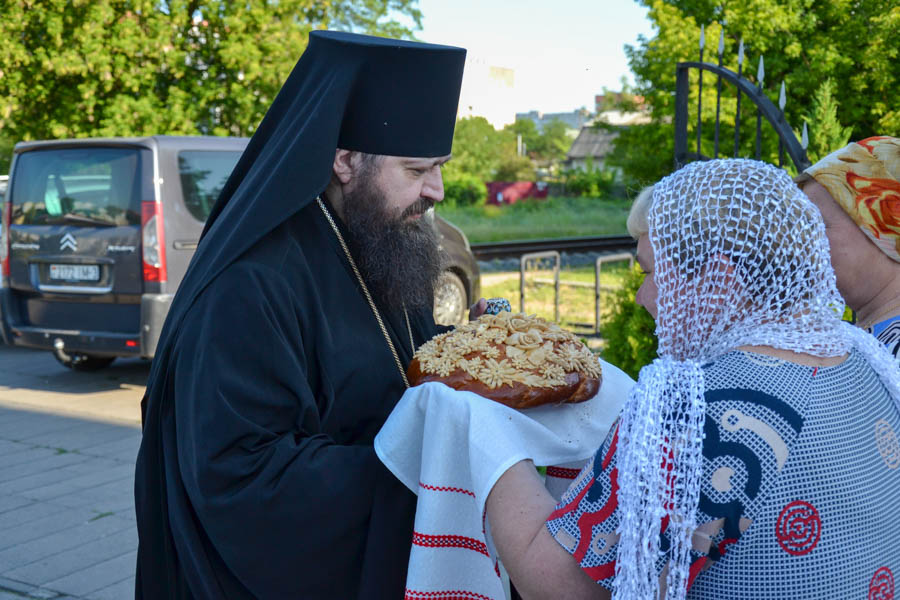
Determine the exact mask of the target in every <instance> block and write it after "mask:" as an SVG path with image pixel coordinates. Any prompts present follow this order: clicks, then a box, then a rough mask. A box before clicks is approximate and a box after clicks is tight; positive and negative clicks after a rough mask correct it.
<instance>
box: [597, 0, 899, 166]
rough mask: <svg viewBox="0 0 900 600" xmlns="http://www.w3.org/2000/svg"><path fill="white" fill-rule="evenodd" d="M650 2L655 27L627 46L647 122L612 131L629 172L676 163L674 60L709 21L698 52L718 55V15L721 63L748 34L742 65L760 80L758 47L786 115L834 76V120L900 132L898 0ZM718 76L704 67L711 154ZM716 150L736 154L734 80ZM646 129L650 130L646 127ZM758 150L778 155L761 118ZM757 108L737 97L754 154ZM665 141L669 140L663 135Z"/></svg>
mask: <svg viewBox="0 0 900 600" xmlns="http://www.w3.org/2000/svg"><path fill="white" fill-rule="evenodd" d="M639 1H640V3H641V4H643V5H644V6H646V7H648V8H649V13H648V17H649V18H650V20H651V21H652V23H653V25H654V27H655V29H656V35H654V36H653V37H651V38H646V37H643V36H641V37H640V38H639V40H638V43H637V44H636V45H635V46H627V47H626V54H627V55H628V60H629V63H630V66H631V70H632V72H633V73H634V75H635V79H636V82H637V86H636V91H637V92H638V93H639V94H640V95H642V96H643V97H644V98H645V100H646V102H647V104H648V106H649V107H650V109H651V115H652V118H653V125H650V126H642V127H634V128H632V129H631V130H630V131H628V132H623V134H622V135H621V136H620V137H619V138H618V140H617V142H616V145H617V150H616V153H615V156H614V158H613V161H614V162H616V164H618V165H619V166H621V167H622V168H623V169H624V171H625V173H626V176H628V177H629V179H631V180H640V179H644V180H648V179H649V180H651V181H652V180H654V179H657V178H658V176H659V175H660V174H665V173H667V172H669V171H671V169H672V167H673V161H672V152H671V151H670V149H671V146H672V142H671V140H672V139H673V136H674V129H673V124H672V119H673V115H674V113H675V106H674V103H675V96H674V94H673V92H674V90H675V67H676V64H677V63H678V62H680V61H686V60H697V59H698V52H699V38H700V26H701V25H705V26H706V29H705V39H706V48H705V55H704V60H706V61H710V62H715V61H716V60H717V56H716V50H717V45H718V39H719V33H720V31H721V26H720V25H719V24H720V23H727V26H726V27H725V51H724V53H723V64H724V65H725V66H727V67H728V68H730V69H731V70H733V71H737V48H738V43H739V41H740V40H741V38H743V40H744V44H745V56H746V59H745V62H744V73H743V74H744V75H745V76H746V77H747V78H748V79H750V80H751V81H754V82H755V81H756V77H755V75H756V70H757V65H758V61H759V57H760V56H761V55H762V56H764V57H765V77H764V80H765V87H764V89H765V91H766V93H767V94H768V96H769V97H770V98H771V99H772V101H773V102H776V101H777V97H778V89H779V86H780V85H781V82H782V81H784V82H785V84H786V88H787V106H786V108H785V112H786V118H787V121H788V122H789V123H791V124H793V125H794V126H795V127H797V126H798V125H799V124H801V123H802V121H803V118H804V117H807V116H811V115H813V114H814V106H813V105H814V102H815V101H816V98H817V97H818V94H817V92H818V91H819V88H820V86H821V85H822V82H823V81H825V80H827V79H828V78H832V79H833V80H834V81H836V82H840V84H839V85H838V86H836V87H835V89H834V90H833V99H834V101H835V103H836V108H835V110H836V121H837V122H839V123H842V124H843V126H844V127H848V128H850V129H851V130H852V136H853V138H854V139H861V138H864V137H867V136H871V135H879V134H880V135H898V134H900V96H898V95H897V94H896V90H897V89H898V86H900V56H898V55H900V44H898V43H897V39H898V35H900V5H898V4H897V2H896V1H895V0H833V1H830V2H816V1H815V0H753V1H751V2H730V3H721V2H719V1H718V0H639ZM697 87H698V86H697V75H696V72H694V73H692V76H691V98H690V99H689V107H690V117H689V119H688V121H689V125H690V128H691V131H690V133H689V140H694V137H693V136H694V135H695V125H696V107H697ZM715 88H716V82H715V78H714V77H713V76H712V75H710V74H709V73H707V74H705V77H704V86H703V113H702V119H703V141H702V150H703V153H704V154H707V155H709V156H711V155H712V154H713V150H714V149H713V135H714V133H713V132H714V122H715V110H716V102H715V94H716V90H715ZM721 111H722V112H721V122H722V130H721V133H720V136H721V138H720V139H721V140H722V141H723V143H722V150H721V151H720V155H721V154H725V155H728V156H731V155H732V148H733V135H734V134H733V126H734V121H735V112H736V111H735V92H734V88H733V87H730V86H725V87H724V88H723V101H722V106H721ZM651 129H652V131H651ZM764 130H766V131H767V133H766V136H767V138H766V140H765V144H764V147H763V158H764V159H767V160H770V161H771V160H777V148H778V144H777V138H776V137H775V136H774V135H773V133H772V130H771V128H770V127H764ZM754 136H755V113H753V112H752V105H750V103H749V102H747V101H746V98H745V99H744V101H743V103H742V127H741V140H742V145H741V148H740V151H739V154H740V155H741V156H753V155H754V147H753V145H754ZM663 144H665V145H663Z"/></svg>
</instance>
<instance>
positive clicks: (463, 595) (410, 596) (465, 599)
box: [404, 590, 493, 600]
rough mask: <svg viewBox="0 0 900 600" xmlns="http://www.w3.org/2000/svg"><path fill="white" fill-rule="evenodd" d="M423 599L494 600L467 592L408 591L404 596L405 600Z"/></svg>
mask: <svg viewBox="0 0 900 600" xmlns="http://www.w3.org/2000/svg"><path fill="white" fill-rule="evenodd" d="M423 598H428V599H429V600H493V599H492V598H491V597H490V596H485V595H484V594H479V593H477V592H470V591H467V590H441V591H439V592H420V591H417V590H406V595H405V596H404V600H421V599H423Z"/></svg>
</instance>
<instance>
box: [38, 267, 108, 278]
mask: <svg viewBox="0 0 900 600" xmlns="http://www.w3.org/2000/svg"><path fill="white" fill-rule="evenodd" d="M50 279H55V280H57V281H100V267H99V266H98V265H50Z"/></svg>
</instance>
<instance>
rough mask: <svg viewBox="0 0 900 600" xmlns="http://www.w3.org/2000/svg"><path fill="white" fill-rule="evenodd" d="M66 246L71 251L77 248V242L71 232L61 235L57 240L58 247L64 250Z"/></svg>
mask: <svg viewBox="0 0 900 600" xmlns="http://www.w3.org/2000/svg"><path fill="white" fill-rule="evenodd" d="M66 248H68V249H69V250H71V251H73V252H74V251H76V250H78V242H76V241H75V238H74V237H73V236H72V234H71V233H67V234H66V235H64V236H62V239H61V240H59V249H60V250H65V249H66Z"/></svg>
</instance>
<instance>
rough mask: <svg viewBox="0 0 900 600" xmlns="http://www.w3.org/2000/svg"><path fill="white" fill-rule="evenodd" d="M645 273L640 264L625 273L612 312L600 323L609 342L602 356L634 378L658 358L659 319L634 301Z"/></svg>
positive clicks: (611, 303) (611, 304) (601, 331)
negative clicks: (639, 266)
mask: <svg viewBox="0 0 900 600" xmlns="http://www.w3.org/2000/svg"><path fill="white" fill-rule="evenodd" d="M643 281H644V274H643V273H641V271H640V270H639V269H638V267H637V266H635V268H633V269H632V270H631V271H629V273H628V274H627V275H626V276H625V281H624V285H623V287H622V288H621V289H619V290H617V291H616V292H615V293H614V294H613V297H612V299H611V302H610V313H609V316H608V317H607V318H606V319H605V320H604V321H603V323H602V324H601V325H600V335H601V336H602V337H603V339H604V340H605V342H606V345H605V347H604V349H603V353H602V356H603V358H604V360H606V361H608V362H610V363H612V364H614V365H616V366H617V367H619V368H620V369H622V370H623V371H625V372H626V373H628V374H629V375H630V376H631V377H632V378H634V379H637V377H638V373H640V371H641V368H643V367H644V366H645V365H647V364H649V363H651V362H652V361H653V359H654V358H656V350H657V340H656V323H655V322H654V321H653V317H651V316H650V313H648V312H647V309H645V308H644V307H643V306H641V305H639V304H638V303H637V302H635V301H634V298H635V295H636V294H637V291H638V288H639V287H641V283H643Z"/></svg>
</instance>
